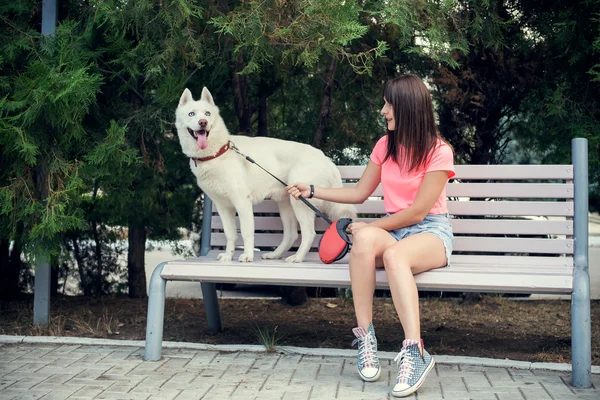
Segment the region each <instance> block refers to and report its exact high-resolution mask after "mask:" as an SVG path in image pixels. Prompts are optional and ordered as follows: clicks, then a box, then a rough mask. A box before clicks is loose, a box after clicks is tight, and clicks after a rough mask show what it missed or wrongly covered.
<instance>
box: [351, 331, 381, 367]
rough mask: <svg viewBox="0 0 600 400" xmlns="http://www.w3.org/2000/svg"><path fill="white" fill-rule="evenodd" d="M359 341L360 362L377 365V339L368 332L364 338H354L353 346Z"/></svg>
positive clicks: (372, 365) (365, 364) (366, 364)
mask: <svg viewBox="0 0 600 400" xmlns="http://www.w3.org/2000/svg"><path fill="white" fill-rule="evenodd" d="M357 342H358V360H359V363H360V364H362V365H364V366H371V367H374V366H375V361H376V357H377V353H376V350H375V345H376V342H375V339H374V338H373V336H372V335H371V333H367V334H366V335H365V336H364V337H363V339H362V340H361V339H358V338H356V339H354V340H353V341H352V346H354V345H355V344H356V343H357Z"/></svg>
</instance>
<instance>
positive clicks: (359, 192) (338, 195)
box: [287, 161, 381, 204]
mask: <svg viewBox="0 0 600 400" xmlns="http://www.w3.org/2000/svg"><path fill="white" fill-rule="evenodd" d="M379 182H381V167H380V166H379V165H377V164H375V163H374V162H373V161H369V163H368V164H367V167H366V168H365V171H364V172H363V174H362V176H361V177H360V179H359V180H358V183H357V184H356V186H354V187H346V188H325V187H318V186H315V192H314V197H316V198H318V199H321V200H327V201H333V202H335V203H345V204H361V203H363V202H364V201H365V200H366V199H367V198H368V197H369V196H370V195H371V194H373V192H374V191H375V189H376V188H377V186H378V185H379ZM287 190H288V193H289V194H290V195H292V196H293V197H294V198H296V199H297V198H298V197H299V196H300V195H302V196H303V197H305V198H308V196H309V195H310V187H309V185H308V184H306V183H295V184H293V185H290V186H288V187H287Z"/></svg>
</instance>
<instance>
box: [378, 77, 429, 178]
mask: <svg viewBox="0 0 600 400" xmlns="http://www.w3.org/2000/svg"><path fill="white" fill-rule="evenodd" d="M382 95H383V98H384V99H385V100H386V101H387V102H388V103H390V105H391V106H392V109H393V110H394V121H395V123H396V126H395V127H394V130H393V131H390V130H388V131H387V135H388V141H387V152H386V155H385V158H384V161H385V160H387V159H388V158H389V157H391V158H392V160H394V162H396V163H398V164H399V165H400V167H401V168H402V169H403V170H406V169H407V170H408V171H412V170H414V169H419V168H421V167H423V166H424V165H425V164H426V163H427V159H428V157H429V154H430V153H431V150H433V149H434V148H435V146H436V144H437V140H438V138H439V137H440V136H439V133H438V129H437V126H436V124H435V117H434V114H433V103H432V100H431V94H430V93H429V89H427V86H425V84H424V83H423V81H422V80H421V79H420V78H419V77H418V76H416V75H413V74H407V75H402V76H398V77H396V78H393V79H391V80H389V81H387V82H386V84H385V86H384V87H383V91H382ZM400 146H402V147H400ZM399 150H400V151H399Z"/></svg>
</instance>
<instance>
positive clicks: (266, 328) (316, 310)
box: [0, 295, 600, 365]
mask: <svg viewBox="0 0 600 400" xmlns="http://www.w3.org/2000/svg"><path fill="white" fill-rule="evenodd" d="M220 307H221V317H222V320H223V327H224V331H223V332H222V333H220V334H214V333H211V332H210V331H209V330H208V328H207V325H206V319H205V311H204V305H203V303H202V300H198V299H167V301H166V306H165V324H164V340H169V341H184V342H194V343H210V344H265V343H264V342H265V341H264V340H261V339H259V337H260V335H261V333H262V334H263V335H264V334H266V336H268V337H269V340H270V341H271V342H273V341H274V342H275V344H276V345H284V346H285V345H287V346H301V347H313V348H317V347H324V348H341V349H349V348H352V347H351V345H350V344H351V342H352V340H353V339H354V336H353V335H352V331H351V329H352V327H354V326H355V320H354V313H353V307H352V300H351V299H342V298H329V299H323V298H309V299H308V301H307V302H306V303H305V304H303V305H301V306H296V307H292V306H288V305H286V304H284V303H283V302H282V301H281V300H279V299H273V300H256V299H254V300H239V299H222V300H221V301H220ZM146 310H147V300H145V299H129V298H123V297H102V298H86V297H60V296H59V297H57V298H55V299H53V301H52V306H51V323H50V325H49V327H47V328H43V329H42V328H35V327H33V326H32V322H33V298H32V297H26V298H24V299H22V300H15V301H11V302H5V303H2V304H0V311H1V314H0V334H5V335H54V336H79V337H94V338H110V339H134V340H143V339H144V338H145V329H146ZM570 315H571V302H570V301H561V300H555V301H540V300H536V301H525V300H519V299H509V298H506V297H499V296H492V295H488V296H484V297H483V298H482V299H480V300H463V299H460V298H444V299H438V298H422V299H421V323H422V337H423V340H424V342H425V346H426V348H427V349H428V350H429V351H430V352H431V353H432V354H442V355H460V356H475V357H492V358H500V359H511V360H521V361H542V362H561V363H570V362H571V318H570ZM599 319H600V301H593V302H592V363H593V364H594V365H600V323H599V322H598V321H599ZM374 325H375V331H376V333H377V339H378V342H379V349H380V350H382V351H399V348H400V344H401V341H402V339H403V332H402V328H401V325H400V323H399V322H398V319H397V316H396V312H395V310H394V306H393V304H392V302H391V300H390V299H383V298H378V299H376V300H375V304H374Z"/></svg>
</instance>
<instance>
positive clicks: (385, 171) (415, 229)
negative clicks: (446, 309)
mask: <svg viewBox="0 0 600 400" xmlns="http://www.w3.org/2000/svg"><path fill="white" fill-rule="evenodd" d="M383 101H384V105H383V108H382V110H381V114H382V115H383V116H384V117H385V120H386V124H387V132H386V134H385V136H383V137H382V138H381V139H379V141H378V142H377V144H376V145H375V148H374V149H373V151H372V153H371V157H370V161H369V163H368V165H367V167H366V169H365V171H364V173H363V175H362V176H361V178H360V180H359V181H358V183H357V185H356V186H355V187H348V188H322V187H314V191H313V197H316V198H319V199H323V200H328V201H333V202H338V203H349V204H361V203H363V202H364V201H365V200H367V198H368V197H369V196H371V194H372V193H373V192H374V191H375V189H376V188H377V186H378V185H379V183H381V184H382V188H383V194H384V205H385V210H386V213H387V215H386V217H384V218H380V219H378V220H377V221H374V222H372V223H369V224H367V223H365V222H354V223H352V224H351V225H350V227H349V228H350V231H351V232H352V236H353V239H352V242H353V245H352V249H351V252H350V261H349V263H350V278H351V280H352V295H353V301H354V309H355V313H356V320H357V324H358V327H356V328H354V329H353V333H354V335H355V336H356V340H355V341H354V342H353V343H355V342H358V363H357V365H358V373H359V375H360V376H361V378H362V379H363V380H365V381H368V382H371V381H375V380H377V379H378V378H379V375H380V372H381V370H380V365H379V360H378V358H377V339H376V337H375V329H374V327H373V322H372V319H373V294H374V291H375V269H376V268H377V267H381V266H383V267H384V268H385V271H386V274H387V277H388V282H389V287H390V291H391V293H392V299H393V301H394V306H395V308H396V312H397V313H398V317H399V318H400V322H401V324H402V328H403V330H404V341H403V342H402V349H401V351H400V353H399V354H398V356H397V357H396V359H395V361H397V362H398V365H399V372H398V378H397V380H396V385H395V386H394V388H393V390H392V395H393V396H396V397H405V396H408V395H410V394H411V393H413V392H415V391H416V390H417V389H418V388H419V387H420V386H421V384H422V383H423V381H424V380H425V377H426V376H427V374H428V373H429V371H431V369H432V368H433V366H434V364H435V363H434V360H433V358H432V357H431V355H430V354H429V353H428V352H427V351H426V350H425V349H424V346H423V340H422V339H421V329H420V316H419V296H418V290H417V285H416V283H415V280H414V277H413V275H415V274H419V273H421V272H425V271H428V270H431V269H434V268H440V267H444V266H447V265H448V263H449V261H450V254H451V253H452V245H453V243H454V236H453V234H452V227H451V225H450V221H449V219H448V209H447V205H446V184H447V182H448V179H450V178H452V177H453V176H454V161H453V158H454V154H453V150H452V148H451V147H450V145H449V144H448V143H447V142H446V141H445V140H444V139H442V137H441V136H440V134H439V131H438V129H437V127H436V125H435V117H434V110H433V103H432V100H431V94H430V93H429V90H428V89H427V87H426V86H425V84H424V83H423V81H422V80H421V79H420V78H418V77H417V76H415V75H410V74H409V75H403V76H399V77H396V78H394V79H392V80H390V81H388V82H386V84H385V86H384V88H383ZM288 192H289V193H290V195H292V196H293V197H295V198H296V199H297V198H298V197H299V196H300V195H302V196H303V197H305V198H308V197H309V195H310V194H311V193H310V192H311V188H310V186H309V185H308V184H306V183H295V184H294V185H290V186H288Z"/></svg>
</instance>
